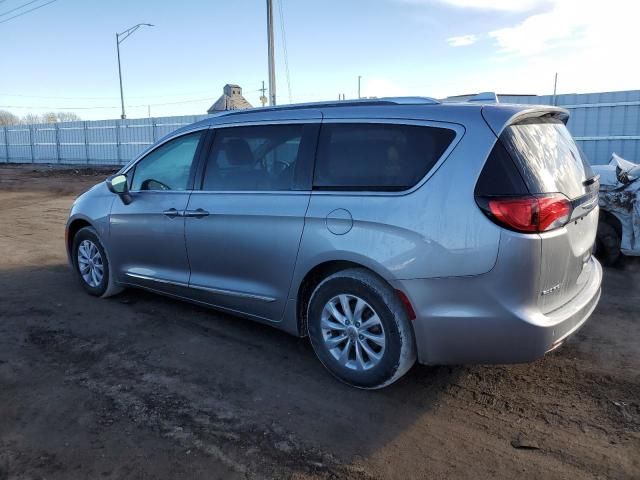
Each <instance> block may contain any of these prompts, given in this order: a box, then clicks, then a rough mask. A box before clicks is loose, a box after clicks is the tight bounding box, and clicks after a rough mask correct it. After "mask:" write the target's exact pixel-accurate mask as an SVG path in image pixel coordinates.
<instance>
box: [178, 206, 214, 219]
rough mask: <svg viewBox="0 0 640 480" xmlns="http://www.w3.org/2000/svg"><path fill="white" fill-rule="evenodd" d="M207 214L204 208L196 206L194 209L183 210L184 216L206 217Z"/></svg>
mask: <svg viewBox="0 0 640 480" xmlns="http://www.w3.org/2000/svg"><path fill="white" fill-rule="evenodd" d="M208 215H209V212H207V211H206V210H203V209H202V208H198V209H196V210H185V211H184V216H185V217H194V218H202V217H206V216H208Z"/></svg>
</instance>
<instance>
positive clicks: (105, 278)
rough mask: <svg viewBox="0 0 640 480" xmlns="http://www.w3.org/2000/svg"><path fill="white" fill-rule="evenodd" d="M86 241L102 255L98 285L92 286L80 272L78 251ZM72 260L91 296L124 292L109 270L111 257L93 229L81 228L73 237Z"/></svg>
mask: <svg viewBox="0 0 640 480" xmlns="http://www.w3.org/2000/svg"><path fill="white" fill-rule="evenodd" d="M85 241H89V242H91V244H93V245H95V247H96V248H97V249H98V252H99V254H100V260H101V264H102V278H101V280H100V282H98V283H97V284H96V285H91V284H90V283H89V282H88V281H87V280H86V279H85V278H83V275H82V273H81V271H80V265H79V260H78V250H79V248H80V245H82V244H83V242H85ZM71 259H72V262H73V269H74V271H75V272H76V275H77V277H78V280H79V281H80V284H81V285H82V287H83V288H84V290H85V291H86V292H87V293H88V294H89V295H93V296H95V297H109V296H111V295H115V294H117V293H119V292H120V291H121V290H122V289H121V288H120V287H118V286H117V285H116V284H115V282H114V281H113V278H112V275H111V271H110V268H109V267H110V265H109V256H108V255H107V252H106V250H105V248H104V245H103V244H102V241H101V240H100V237H99V236H98V233H97V232H96V230H95V229H94V228H93V227H84V228H81V229H80V230H79V231H78V233H76V235H75V237H73V244H72V248H71Z"/></svg>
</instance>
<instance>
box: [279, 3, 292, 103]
mask: <svg viewBox="0 0 640 480" xmlns="http://www.w3.org/2000/svg"><path fill="white" fill-rule="evenodd" d="M283 1H284V0H278V12H279V13H280V31H281V32H282V49H283V50H284V68H285V71H286V73H287V89H288V93H289V103H293V96H292V95H291V77H290V75H289V55H288V54H287V35H286V33H285V29H284V14H283V13H282V10H284V6H283V5H282V3H283Z"/></svg>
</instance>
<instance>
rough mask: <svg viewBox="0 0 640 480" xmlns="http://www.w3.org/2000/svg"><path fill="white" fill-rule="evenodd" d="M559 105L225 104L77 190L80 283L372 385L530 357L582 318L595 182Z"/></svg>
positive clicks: (411, 101)
mask: <svg viewBox="0 0 640 480" xmlns="http://www.w3.org/2000/svg"><path fill="white" fill-rule="evenodd" d="M567 119H568V113H567V112H566V111H565V110H562V109H559V108H555V107H548V106H540V107H535V106H534V107H532V106H523V105H506V104H493V103H486V104H485V103H481V102H473V103H440V102H438V101H435V100H432V99H428V98H389V99H377V100H360V101H342V102H333V103H320V104H305V105H289V106H284V107H274V108H261V109H252V110H244V111H232V112H228V113H225V114H221V115H217V116H212V117H210V118H208V119H206V120H203V121H201V122H198V123H195V124H193V125H190V126H188V127H185V128H182V129H180V130H177V131H175V132H173V133H172V134H170V135H168V136H166V137H165V138H163V139H162V140H160V141H159V142H157V143H156V144H154V145H153V146H152V147H150V148H149V149H147V150H146V151H145V152H143V153H142V154H141V155H139V156H138V157H137V158H136V159H134V160H133V161H131V162H130V163H129V164H128V165H126V166H125V167H123V168H122V169H121V170H120V171H119V172H118V173H117V174H116V175H114V176H112V177H110V178H108V179H107V180H106V181H104V182H102V183H100V184H98V185H96V186H95V187H93V188H92V189H91V190H89V191H88V192H86V193H84V194H83V195H81V196H80V197H79V198H78V199H77V200H76V201H75V203H74V204H73V208H72V210H71V214H70V216H69V220H68V223H67V229H66V233H67V235H66V244H67V245H66V246H67V251H68V254H69V260H70V263H71V264H72V266H73V268H74V269H75V271H76V272H77V275H78V277H79V279H80V281H81V284H82V286H83V287H84V289H85V290H86V291H87V292H88V293H90V294H92V295H95V296H101V297H107V296H110V295H113V294H115V293H117V292H118V291H120V290H121V289H122V288H124V287H139V288H144V289H148V290H152V291H154V292H158V293H162V294H165V295H170V296H173V297H176V298H180V299H185V300H189V301H192V302H197V303H199V304H202V305H208V306H211V307H214V308H217V309H220V310H224V311H226V312H229V313H232V314H236V315H239V316H243V317H247V318H250V319H253V320H256V321H259V322H263V323H267V324H269V325H273V326H275V327H277V328H280V329H282V330H284V331H286V332H289V333H291V334H294V335H298V336H307V335H308V336H309V338H310V341H311V344H312V346H313V349H314V351H315V353H316V354H317V356H318V358H319V359H320V361H321V362H322V363H323V364H324V366H325V367H326V368H327V369H328V370H329V371H330V372H331V373H332V374H333V375H335V376H336V377H337V378H339V379H340V380H342V381H344V382H346V383H348V384H350V385H353V386H356V387H360V388H380V387H383V386H385V385H388V384H390V383H392V382H393V381H395V380H397V379H398V378H399V377H400V376H401V375H403V374H404V373H405V372H406V371H407V370H408V369H409V368H410V367H411V366H412V365H413V363H414V362H415V360H416V359H417V360H418V362H420V363H422V364H462V363H514V362H528V361H532V360H535V359H537V358H540V357H542V356H543V355H544V354H545V353H546V352H548V351H550V350H553V349H554V348H556V347H558V346H559V345H560V344H561V343H562V342H563V341H564V340H565V339H566V338H567V337H568V336H569V335H570V334H572V333H573V332H575V331H576V330H577V329H578V328H579V327H580V326H581V325H582V324H583V323H584V322H585V321H586V320H587V318H588V317H589V316H590V314H591V312H592V311H593V309H594V308H595V306H596V304H597V302H598V299H599V297H600V284H601V281H602V269H601V267H600V265H599V264H598V262H597V261H596V260H595V259H594V258H593V257H592V255H591V250H592V246H593V244H594V241H595V236H596V229H597V225H598V179H597V177H596V176H595V175H594V174H593V172H592V170H591V168H590V167H589V164H588V163H587V161H586V160H585V159H584V157H583V155H582V154H581V152H580V149H579V148H578V147H577V146H576V144H575V142H574V141H573V139H572V137H571V135H570V134H569V132H568V130H567V129H566V127H565V123H566V121H567Z"/></svg>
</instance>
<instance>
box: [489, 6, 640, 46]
mask: <svg viewBox="0 0 640 480" xmlns="http://www.w3.org/2000/svg"><path fill="white" fill-rule="evenodd" d="M639 14H640V4H639V3H638V2H635V1H633V2H630V1H626V0H608V2H607V3H606V5H605V4H603V2H601V1H598V0H582V1H580V0H554V5H553V8H552V9H551V10H549V11H547V12H544V13H538V14H535V15H531V16H529V17H527V18H526V19H525V20H524V21H522V22H520V23H518V24H516V25H512V26H508V27H504V28H500V29H497V30H494V31H491V32H489V37H491V38H493V39H494V41H495V46H497V47H498V49H499V52H500V53H504V54H511V55H523V56H528V55H536V54H542V53H545V52H548V51H550V50H553V49H557V48H559V47H563V48H565V49H571V50H572V51H573V52H574V53H579V52H581V51H584V50H586V49H594V48H595V49H600V48H602V47H603V46H608V48H610V49H611V50H612V54H614V55H615V54H616V53H617V52H619V51H620V49H624V48H629V46H630V45H631V44H628V43H626V42H627V41H635V42H636V43H635V44H636V45H637V44H638V43H637V42H638V37H637V34H636V33H635V32H636V30H637V26H636V22H637V20H636V19H637V18H638V15H639ZM631 37H633V38H631Z"/></svg>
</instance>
